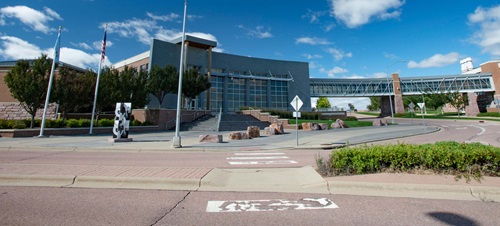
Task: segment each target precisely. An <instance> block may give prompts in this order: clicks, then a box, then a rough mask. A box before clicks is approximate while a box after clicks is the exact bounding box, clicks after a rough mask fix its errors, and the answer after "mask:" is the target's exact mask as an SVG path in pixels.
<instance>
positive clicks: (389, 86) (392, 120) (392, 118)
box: [385, 60, 406, 124]
mask: <svg viewBox="0 0 500 226" xmlns="http://www.w3.org/2000/svg"><path fill="white" fill-rule="evenodd" d="M404 62H406V60H398V61H394V62H392V64H389V65H388V66H387V67H386V68H385V73H386V74H387V85H388V86H387V89H388V90H387V91H388V92H389V105H390V107H391V123H392V124H394V111H393V109H392V95H391V89H390V88H391V85H390V84H391V83H389V68H390V67H391V66H393V65H394V64H397V63H404ZM391 76H392V75H391ZM391 80H392V79H391ZM392 83H394V81H392ZM393 90H394V89H393Z"/></svg>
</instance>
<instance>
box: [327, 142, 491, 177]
mask: <svg viewBox="0 0 500 226" xmlns="http://www.w3.org/2000/svg"><path fill="white" fill-rule="evenodd" d="M317 162H319V161H317ZM324 162H325V161H322V163H323V164H325V163H324ZM328 164H329V167H328V170H327V171H326V172H320V173H322V174H324V175H353V174H366V173H379V172H413V171H432V172H435V173H449V174H454V175H456V176H457V178H460V177H462V176H463V177H465V178H466V180H467V181H469V180H470V177H471V176H472V177H473V178H474V179H479V178H481V177H482V176H483V175H486V176H500V148H497V147H493V146H487V145H483V144H480V143H471V144H465V143H459V142H455V141H445V142H437V143H435V144H423V145H416V144H396V145H374V146H362V147H351V148H342V149H339V150H337V151H333V152H332V153H331V155H330V159H329V162H328ZM318 168H319V169H324V168H326V167H325V166H318Z"/></svg>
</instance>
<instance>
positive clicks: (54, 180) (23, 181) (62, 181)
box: [0, 174, 75, 187]
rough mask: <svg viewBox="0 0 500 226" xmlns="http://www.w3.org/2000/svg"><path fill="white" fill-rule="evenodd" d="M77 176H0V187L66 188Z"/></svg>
mask: <svg viewBox="0 0 500 226" xmlns="http://www.w3.org/2000/svg"><path fill="white" fill-rule="evenodd" d="M74 179H75V176H71V175H68V176H64V175H16V174H0V186H43V187H64V186H68V185H71V184H73V181H74Z"/></svg>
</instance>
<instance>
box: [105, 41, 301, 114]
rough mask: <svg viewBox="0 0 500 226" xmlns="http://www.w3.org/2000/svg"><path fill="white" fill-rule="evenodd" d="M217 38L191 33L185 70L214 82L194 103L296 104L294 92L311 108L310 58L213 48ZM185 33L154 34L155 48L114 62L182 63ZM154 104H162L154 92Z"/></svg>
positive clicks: (236, 106) (231, 108)
mask: <svg viewBox="0 0 500 226" xmlns="http://www.w3.org/2000/svg"><path fill="white" fill-rule="evenodd" d="M216 46H217V43H216V42H213V41H210V40H205V39H200V38H197V37H193V36H189V35H187V36H186V39H185V47H186V48H185V50H184V51H185V52H184V57H185V59H184V62H185V63H184V70H189V69H191V68H196V69H198V71H200V72H201V73H202V74H203V75H204V76H207V77H208V78H209V80H210V83H211V88H210V89H209V90H208V91H206V92H204V93H202V94H201V95H200V96H199V98H197V99H196V100H195V103H191V104H192V106H195V107H196V108H198V109H204V110H212V111H220V110H222V111H223V112H224V113H231V112H236V111H239V110H240V108H242V107H251V108H259V109H281V110H292V107H291V105H290V102H291V101H292V100H293V98H294V97H295V96H299V98H300V99H301V100H302V102H303V103H304V104H303V106H304V107H303V108H302V109H303V110H305V111H309V110H310V108H311V101H310V99H311V98H310V95H309V64H308V63H307V62H295V61H283V60H271V59H262V58H254V57H245V56H237V55H231V54H226V53H220V52H214V51H212V49H213V48H214V47H216ZM180 47H181V39H180V38H178V39H175V40H173V41H172V42H165V41H160V40H157V39H154V40H153V41H152V44H151V49H150V51H147V52H145V53H142V54H139V55H137V56H134V57H131V58H128V59H125V60H123V61H120V62H118V63H116V64H114V67H115V68H116V69H120V68H123V67H124V66H128V67H133V68H136V69H137V70H141V69H142V70H144V69H146V68H148V69H150V68H151V66H155V65H158V66H160V67H165V66H166V65H172V66H174V67H175V68H177V69H178V67H179V65H180V57H179V56H180V51H181V48H180ZM151 99H152V101H151V103H150V105H149V106H151V107H156V106H158V101H157V100H156V98H151ZM176 105H177V98H176V95H175V94H169V96H168V97H167V98H166V101H164V103H163V106H162V107H163V108H175V106H176Z"/></svg>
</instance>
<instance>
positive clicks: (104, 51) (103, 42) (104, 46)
mask: <svg viewBox="0 0 500 226" xmlns="http://www.w3.org/2000/svg"><path fill="white" fill-rule="evenodd" d="M106 29H107V27H106V28H104V39H103V40H102V47H101V62H103V61H104V59H105V58H106V57H105V55H106Z"/></svg>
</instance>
